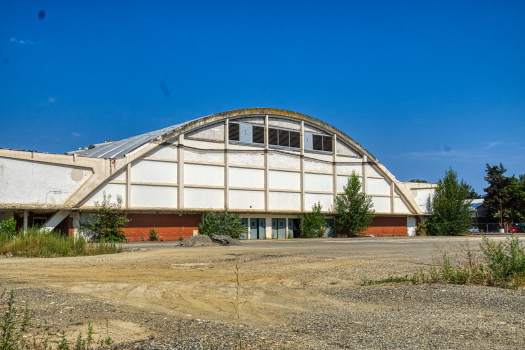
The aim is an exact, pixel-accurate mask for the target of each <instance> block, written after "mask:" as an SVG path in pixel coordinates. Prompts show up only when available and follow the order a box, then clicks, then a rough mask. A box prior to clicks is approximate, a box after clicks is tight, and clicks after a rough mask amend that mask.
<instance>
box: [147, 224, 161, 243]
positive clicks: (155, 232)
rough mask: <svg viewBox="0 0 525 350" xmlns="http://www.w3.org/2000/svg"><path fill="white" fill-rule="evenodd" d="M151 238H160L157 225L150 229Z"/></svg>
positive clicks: (152, 239) (154, 239)
mask: <svg viewBox="0 0 525 350" xmlns="http://www.w3.org/2000/svg"><path fill="white" fill-rule="evenodd" d="M149 240H150V241H158V240H159V234H158V233H157V230H155V227H153V228H152V229H151V230H149Z"/></svg>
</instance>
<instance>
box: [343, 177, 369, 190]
mask: <svg viewBox="0 0 525 350" xmlns="http://www.w3.org/2000/svg"><path fill="white" fill-rule="evenodd" d="M349 178H350V176H337V192H343V191H344V186H346V185H347V184H348V179H349ZM359 182H360V183H361V185H362V184H363V180H362V179H361V178H359Z"/></svg>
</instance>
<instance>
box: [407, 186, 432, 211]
mask: <svg viewBox="0 0 525 350" xmlns="http://www.w3.org/2000/svg"><path fill="white" fill-rule="evenodd" d="M410 193H411V194H412V197H414V199H415V201H416V203H417V205H418V206H419V208H420V209H421V211H422V212H423V213H426V214H429V213H431V207H430V205H431V202H432V199H433V198H434V193H435V190H434V189H433V188H422V189H412V190H410Z"/></svg>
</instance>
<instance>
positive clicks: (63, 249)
mask: <svg viewBox="0 0 525 350" xmlns="http://www.w3.org/2000/svg"><path fill="white" fill-rule="evenodd" d="M121 251H122V248H121V247H117V246H116V245H115V244H114V243H93V244H88V243H86V240H85V239H84V237H82V236H80V237H78V238H76V239H72V238H69V237H68V236H64V235H62V234H60V232H54V231H42V232H41V231H40V230H39V229H38V227H32V228H28V229H27V231H26V232H25V233H24V232H23V231H19V232H18V233H17V234H16V235H14V236H9V235H7V234H5V233H2V234H0V254H3V255H7V254H11V255H14V256H27V257H45V258H48V257H56V256H77V255H98V254H112V253H120V252H121Z"/></svg>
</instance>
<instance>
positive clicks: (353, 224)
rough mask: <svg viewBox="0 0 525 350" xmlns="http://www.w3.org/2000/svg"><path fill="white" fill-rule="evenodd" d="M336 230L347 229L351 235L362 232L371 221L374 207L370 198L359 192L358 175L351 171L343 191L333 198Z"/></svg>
mask: <svg viewBox="0 0 525 350" xmlns="http://www.w3.org/2000/svg"><path fill="white" fill-rule="evenodd" d="M335 205H336V210H337V219H336V224H337V226H338V230H339V231H341V230H343V229H346V230H348V232H349V233H350V234H351V235H358V234H362V233H363V232H364V231H365V230H366V229H367V228H368V227H369V226H370V224H371V223H372V219H373V218H374V213H375V211H374V209H373V206H374V205H373V203H372V198H371V197H370V196H367V195H366V194H365V193H363V192H361V182H360V181H359V177H358V176H357V175H356V174H355V172H352V175H351V176H350V177H349V178H348V183H347V184H346V186H345V187H344V193H343V194H342V195H340V196H337V197H336V199H335Z"/></svg>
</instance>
